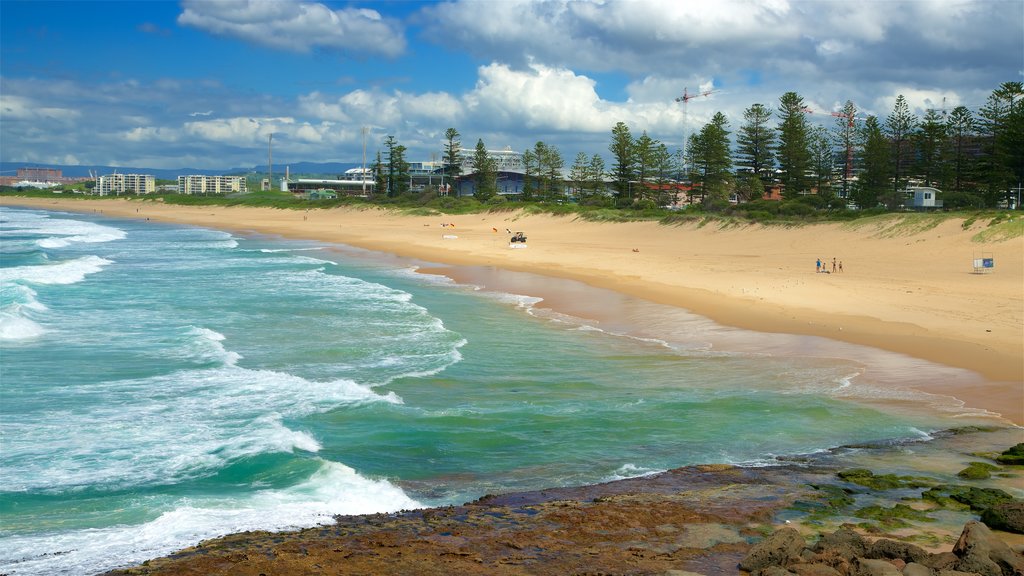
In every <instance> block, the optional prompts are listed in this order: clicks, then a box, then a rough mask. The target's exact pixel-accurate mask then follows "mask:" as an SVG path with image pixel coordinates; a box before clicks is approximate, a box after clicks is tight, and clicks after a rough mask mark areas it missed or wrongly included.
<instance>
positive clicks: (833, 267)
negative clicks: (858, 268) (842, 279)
mask: <svg viewBox="0 0 1024 576" xmlns="http://www.w3.org/2000/svg"><path fill="white" fill-rule="evenodd" d="M835 272H836V259H835V258H833V259H832V273H833V274H835Z"/></svg>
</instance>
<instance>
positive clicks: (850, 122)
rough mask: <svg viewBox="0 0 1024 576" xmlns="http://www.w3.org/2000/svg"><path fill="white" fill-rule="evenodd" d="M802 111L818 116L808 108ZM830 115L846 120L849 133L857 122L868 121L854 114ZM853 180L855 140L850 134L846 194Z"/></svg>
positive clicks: (847, 142) (847, 144) (847, 139)
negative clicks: (847, 187)
mask: <svg viewBox="0 0 1024 576" xmlns="http://www.w3.org/2000/svg"><path fill="white" fill-rule="evenodd" d="M801 110H802V111H803V112H805V113H807V114H818V112H815V111H814V110H811V109H810V108H807V107H804V108H801ZM821 114H824V112H821ZM828 114H829V116H834V117H836V118H846V129H847V130H848V131H849V132H853V130H854V127H855V124H854V121H855V120H867V118H865V117H864V116H857V115H856V113H852V112H851V113H846V112H829V113H828ZM852 178H853V138H852V137H851V136H850V135H849V134H848V135H847V138H846V174H845V179H844V180H843V186H844V190H843V191H844V193H845V192H846V188H845V187H846V186H849V183H850V181H851V180H852Z"/></svg>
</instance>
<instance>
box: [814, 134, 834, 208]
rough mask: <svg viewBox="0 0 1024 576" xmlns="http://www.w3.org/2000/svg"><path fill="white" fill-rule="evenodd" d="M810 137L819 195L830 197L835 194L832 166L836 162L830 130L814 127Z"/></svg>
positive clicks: (815, 180) (815, 181)
mask: <svg viewBox="0 0 1024 576" xmlns="http://www.w3.org/2000/svg"><path fill="white" fill-rule="evenodd" d="M808 138H809V144H810V148H809V150H810V153H811V172H812V174H813V175H814V187H815V188H817V190H818V196H820V197H822V198H829V199H830V198H831V197H832V196H834V193H833V192H832V185H831V181H832V168H833V164H834V162H835V150H834V149H833V147H832V138H831V137H830V136H829V133H828V130H826V129H825V128H824V127H822V126H814V127H812V128H811V129H810V132H809V134H808Z"/></svg>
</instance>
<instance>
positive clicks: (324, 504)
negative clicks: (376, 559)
mask: <svg viewBox="0 0 1024 576" xmlns="http://www.w3.org/2000/svg"><path fill="white" fill-rule="evenodd" d="M421 507H422V504H420V503H419V502H417V501H415V500H413V499H411V498H409V497H408V496H407V495H406V494H405V493H404V492H403V491H402V490H401V489H400V488H398V487H397V486H395V485H393V484H391V483H390V482H388V481H387V480H375V479H370V478H366V477H364V476H361V475H360V474H358V473H357V472H356V471H355V470H353V469H352V468H350V467H348V466H346V465H344V464H341V463H338V462H329V461H323V460H322V461H321V465H320V467H319V468H318V469H317V470H316V471H315V472H314V473H313V474H312V475H311V476H310V477H309V478H308V479H307V480H305V481H304V482H302V483H300V484H297V485H295V486H292V487H289V488H284V489H267V490H261V491H258V492H255V493H252V494H250V495H248V496H245V497H243V498H237V499H213V498H208V499H202V500H196V499H194V498H191V499H189V498H182V499H179V500H178V501H176V502H174V503H172V504H171V505H170V506H169V507H168V509H167V510H166V511H165V512H163V513H162V514H160V516H159V517H157V518H155V519H153V520H150V521H149V522H146V523H145V524H142V525H141V526H117V527H111V528H103V529H91V530H79V531H75V532H70V533H63V534H58V535H52V534H43V535H32V536H15V537H9V538H6V539H5V542H4V543H5V549H4V551H2V552H0V572H3V573H10V574H17V575H18V576H26V575H40V576H42V575H47V576H49V575H65V574H67V575H71V574H91V573H96V572H103V571H107V570H111V569H114V568H118V567H125V566H130V565H133V564H138V563H140V562H142V561H144V560H148V559H150V558H154V557H158V556H163V555H166V554H169V553H171V552H173V551H175V550H179V549H181V548H184V547H187V546H192V545H195V544H196V543H198V542H199V541H201V540H205V539H209V538H215V537H217V536H222V535H225V534H231V533H237V532H244V531H247V530H270V531H279V530H288V529H300V528H308V527H313V526H317V525H319V524H324V523H330V522H332V521H333V516H335V515H339V514H341V515H344V514H368V513H376V512H396V511H398V510H403V509H414V508H421ZM41 550H45V551H47V552H45V553H42V554H41V553H40V551H41Z"/></svg>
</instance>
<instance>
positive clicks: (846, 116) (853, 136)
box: [832, 100, 860, 198]
mask: <svg viewBox="0 0 1024 576" xmlns="http://www.w3.org/2000/svg"><path fill="white" fill-rule="evenodd" d="M841 114H842V117H841V118H836V124H835V127H834V128H833V132H832V133H833V137H834V139H835V141H836V144H838V146H839V147H840V148H841V149H842V154H843V188H842V197H843V198H849V197H850V185H851V179H852V178H853V175H854V168H855V163H856V159H857V145H858V142H859V135H858V134H859V132H860V122H859V121H858V119H857V106H856V105H855V104H854V103H853V102H852V101H850V100H847V101H846V104H843V108H842V110H841Z"/></svg>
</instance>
